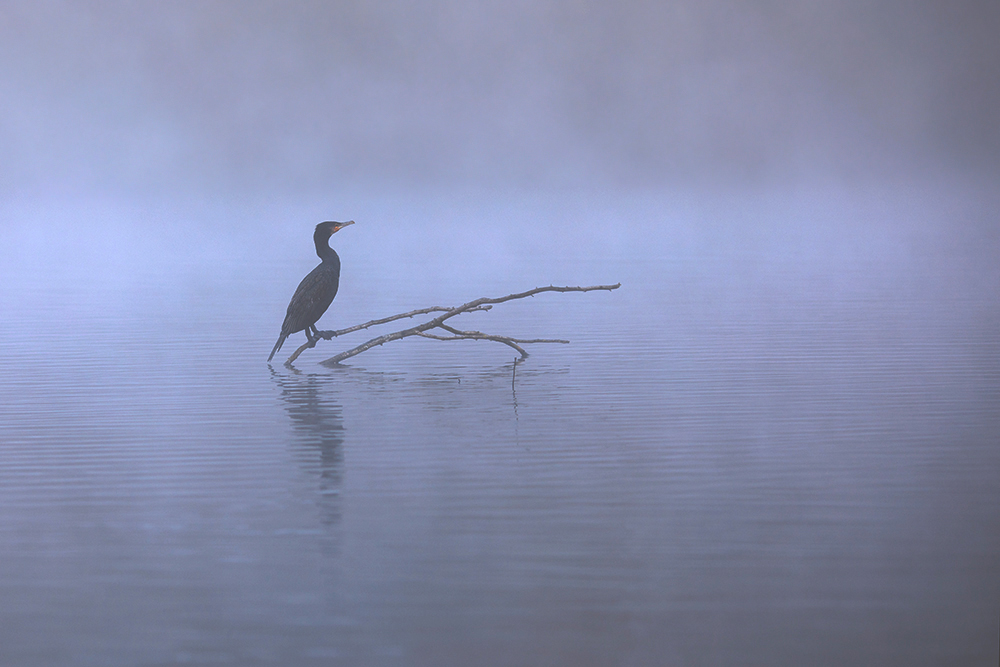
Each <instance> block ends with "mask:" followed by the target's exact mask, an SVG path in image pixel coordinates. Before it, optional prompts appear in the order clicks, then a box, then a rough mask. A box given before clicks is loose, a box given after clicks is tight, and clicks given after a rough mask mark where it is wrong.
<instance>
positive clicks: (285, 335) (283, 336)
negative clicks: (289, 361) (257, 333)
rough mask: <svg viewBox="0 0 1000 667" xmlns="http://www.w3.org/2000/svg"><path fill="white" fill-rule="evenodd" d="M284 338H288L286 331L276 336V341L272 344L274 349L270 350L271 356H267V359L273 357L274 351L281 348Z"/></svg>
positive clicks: (269, 359)
mask: <svg viewBox="0 0 1000 667" xmlns="http://www.w3.org/2000/svg"><path fill="white" fill-rule="evenodd" d="M286 338H288V334H286V333H283V334H281V335H280V336H278V342H277V343H275V344H274V349H273V350H271V356H270V357H268V358H267V360H268V361H271V359H274V355H275V353H277V351H278V350H280V349H281V346H282V345H283V344H284V342H285V339H286Z"/></svg>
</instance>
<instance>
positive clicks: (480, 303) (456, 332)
mask: <svg viewBox="0 0 1000 667" xmlns="http://www.w3.org/2000/svg"><path fill="white" fill-rule="evenodd" d="M619 287H621V283H616V284H614V285H594V286H591V287H572V286H571V287H557V286H555V285H549V286H548V287H536V288H535V289H531V290H528V291H526V292H518V293H516V294H508V295H507V296H501V297H482V298H479V299H475V300H473V301H469V302H468V303H464V304H462V305H461V306H457V307H454V308H442V307H440V306H433V307H430V308H421V309H418V310H411V311H410V312H408V313H400V314H399V315H392V316H390V317H385V318H382V319H379V320H371V321H370V322H366V323H364V324H358V325H356V326H353V327H348V328H347V329H341V330H338V331H320V332H318V333H319V338H323V339H325V340H331V339H333V338H335V337H337V336H342V335H344V334H348V333H352V332H354V331H359V330H361V329H367V328H369V327H373V326H376V325H379V324H386V323H388V322H393V321H395V320H400V319H404V318H408V317H413V316H415V315H424V314H427V313H442V314H441V315H438V316H437V317H435V318H433V319H430V320H428V321H426V322H423V323H422V324H418V325H417V326H414V327H410V328H409V329H402V330H401V331H395V332H393V333H389V334H385V335H382V336H377V337H375V338H372V339H371V340H368V341H366V342H364V343H362V344H361V345H358V346H357V347H354V348H351V349H350V350H347V351H345V352H341V353H340V354H337V355H335V356H333V357H330V358H329V359H327V360H325V361H323V362H321V363H323V364H324V365H333V364H337V363H340V362H341V361H344V360H345V359H350V358H351V357H355V356H357V355H359V354H361V353H362V352H365V351H367V350H370V349H371V348H373V347H376V346H379V345H384V344H386V343H389V342H392V341H394V340H401V339H403V338H407V337H409V336H421V337H423V338H431V339H434V340H491V341H494V342H497V343H502V344H503V345H507V346H508V347H511V348H513V349H514V350H517V352H518V353H519V354H520V355H521V357H520V359H518V361H523V360H524V359H527V357H528V352H527V351H526V350H525V349H524V348H523V347H521V345H527V344H532V343H569V341H568V340H562V339H551V338H531V339H526V338H513V337H511V336H500V335H496V334H487V333H483V332H481V331H462V330H460V329H456V328H454V327H452V326H450V325H448V324H445V322H446V321H447V320H449V319H451V318H452V317H455V316H456V315H461V314H463V313H472V312H476V311H486V310H489V309H490V308H492V307H493V305H495V304H498V303H504V302H505V301H513V300H515V299H524V298H526V297H529V296H534V295H536V294H541V293H542V292H593V291H599V290H604V291H611V290H616V289H618V288H619ZM432 329H442V330H444V331H446V332H448V333H450V334H452V335H450V336H442V335H440V334H434V333H428V332H429V331H431V330H432ZM319 338H317V339H314V340H309V341H307V342H306V343H305V344H303V345H302V346H301V347H299V349H297V350H296V351H295V352H294V353H293V354H292V356H291V357H289V358H288V361H286V362H285V363H286V364H291V363H292V362H293V361H295V359H297V358H298V356H299V355H300V354H302V352H304V351H305V350H308V349H309V348H311V347H315V346H316V342H317V341H318V340H319Z"/></svg>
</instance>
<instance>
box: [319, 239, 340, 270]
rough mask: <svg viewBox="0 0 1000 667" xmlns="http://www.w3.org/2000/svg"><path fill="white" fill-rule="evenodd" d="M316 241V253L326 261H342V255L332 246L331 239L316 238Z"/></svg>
mask: <svg viewBox="0 0 1000 667" xmlns="http://www.w3.org/2000/svg"><path fill="white" fill-rule="evenodd" d="M314 240H315V241H316V254H317V255H319V258H320V259H321V260H323V261H324V262H337V263H338V264H339V263H340V257H338V256H337V253H336V251H334V249H333V248H331V247H330V240H329V239H320V238H317V239H314Z"/></svg>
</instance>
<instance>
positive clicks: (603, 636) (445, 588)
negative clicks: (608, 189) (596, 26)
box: [0, 189, 1000, 666]
mask: <svg viewBox="0 0 1000 667" xmlns="http://www.w3.org/2000/svg"><path fill="white" fill-rule="evenodd" d="M574 202H575V203H574ZM412 203H413V202H408V201H398V202H388V203H387V202H384V201H380V200H376V199H371V200H364V199H359V200H358V201H357V202H355V204H356V209H357V212H353V211H352V212H350V213H348V215H346V216H340V217H348V216H349V217H353V218H355V219H357V220H358V225H356V226H354V227H351V228H348V229H347V230H345V231H343V232H341V233H340V234H338V235H337V236H335V237H334V245H335V247H337V248H338V249H339V250H340V254H341V257H342V259H343V262H344V275H343V278H342V288H341V289H342V292H341V294H340V296H338V298H337V301H336V302H335V304H334V306H333V307H332V308H331V310H330V313H329V314H328V315H327V316H326V317H325V318H324V320H322V321H321V326H323V327H325V328H340V327H343V326H347V325H349V324H354V323H358V322H361V321H365V320H367V319H371V318H374V317H380V316H385V315H388V314H391V313H394V312H400V311H404V310H409V309H412V308H417V307H422V306H428V305H451V304H456V303H460V302H462V301H466V300H471V299H473V298H476V297H479V296H487V295H488V296H500V295H503V294H507V293H510V292H515V291H521V290H524V289H529V288H531V287H534V286H537V285H543V284H550V283H556V284H598V283H614V282H618V281H621V282H622V288H621V289H620V290H618V291H616V292H612V293H606V292H598V293H590V294H545V295H539V296H536V297H534V298H532V299H529V300H525V301H523V302H513V303H508V304H503V305H500V306H497V307H496V309H495V310H494V311H493V312H491V313H477V314H472V315H467V316H464V317H465V319H463V320H462V324H463V325H467V326H469V327H472V328H480V329H482V330H484V331H493V332H497V333H505V334H511V335H517V336H524V337H557V338H568V339H570V340H571V341H572V343H571V344H570V345H546V346H541V345H539V346H533V347H532V348H531V351H532V356H531V357H530V359H529V360H528V361H527V362H526V363H524V364H521V365H519V366H518V367H517V368H516V370H515V368H514V366H513V354H512V351H510V350H509V349H508V348H506V347H503V346H500V345H496V344H491V343H485V342H461V343H441V342H435V341H427V340H414V339H410V340H407V341H401V342H397V343H392V344H391V345H387V346H385V347H383V348H379V349H375V350H372V351H370V352H368V353H366V354H364V355H362V356H359V357H356V358H354V359H351V360H349V361H348V362H345V364H343V365H341V366H337V367H326V366H323V365H321V364H320V363H319V362H320V361H322V360H323V359H325V358H327V357H328V356H331V355H332V354H334V353H335V352H338V351H340V350H342V349H345V348H346V347H348V346H351V345H355V344H358V343H360V342H362V341H363V340H365V339H366V338H365V337H366V334H365V333H358V334H353V335H352V336H351V337H350V338H349V339H347V338H345V339H343V340H336V341H332V342H324V343H322V344H321V346H320V347H318V348H317V349H315V350H310V351H307V352H306V353H305V354H303V355H302V357H300V358H299V360H298V361H297V362H296V363H295V365H294V367H285V366H282V365H281V364H280V363H275V364H273V365H272V366H268V365H267V364H266V363H265V362H264V359H266V357H267V353H268V352H269V350H270V348H271V345H272V344H273V341H274V338H275V337H276V336H277V333H278V329H279V325H280V321H281V317H282V316H283V313H284V306H285V304H286V303H287V298H288V296H289V295H290V294H291V291H292V290H293V288H294V286H295V284H296V283H297V281H298V279H299V278H300V277H301V276H302V275H304V274H305V273H306V272H307V271H308V270H309V269H310V268H311V267H312V266H313V264H314V263H315V258H314V257H313V256H312V255H311V248H310V243H309V235H310V233H311V225H312V224H314V223H315V222H318V221H319V220H320V219H325V218H327V217H338V216H337V215H335V214H331V213H329V212H323V211H320V210H319V207H318V206H317V207H313V208H310V206H307V205H302V206H300V207H299V208H298V209H296V208H295V207H289V206H286V205H284V204H274V205H273V206H272V207H271V208H268V207H261V208H259V209H247V208H238V207H237V208H233V209H230V208H228V207H226V206H218V207H215V208H211V207H203V208H197V207H195V208H193V209H190V210H187V211H181V212H178V211H177V210H175V209H172V208H170V207H163V206H160V207H156V206H145V205H141V204H130V205H128V206H125V205H118V204H116V205H109V204H107V203H104V204H92V203H91V204H81V203H78V202H76V203H74V202H70V203H60V204H44V205H41V204H30V205H24V206H19V207H15V206H10V207H8V208H7V209H6V210H5V214H4V215H5V221H4V225H5V230H6V235H7V236H8V238H9V239H10V243H9V244H8V245H7V247H6V248H5V249H4V250H3V254H2V255H0V261H2V264H0V266H2V268H0V278H2V280H3V284H4V288H3V290H2V291H0V308H2V310H3V313H4V317H3V318H0V345H2V349H3V351H4V358H5V369H4V371H5V372H4V379H3V380H2V382H0V406H2V407H0V415H2V421H0V507H3V512H2V514H0V663H2V664H10V665H25V666H27V665H53V664H61V665H168V664H232V665H278V664H281V665H331V664H344V665H356V664H384V665H452V664H453V665H478V664H482V665H487V664H488V665H523V664H567V665H569V664H572V665H611V664H617V665H667V664H670V665H688V664H690V665H782V664H787V665H799V664H815V665H844V664H879V665H921V664H926V665H938V664H996V658H997V642H996V636H997V635H996V632H997V623H998V611H997V600H998V599H1000V491H998V488H1000V487H998V485H997V484H996V480H997V479H998V477H1000V448H998V446H997V433H1000V416H998V415H1000V410H998V408H1000V391H998V379H1000V372H998V371H1000V363H998V360H1000V354H998V353H1000V343H998V340H1000V339H998V336H997V334H998V332H1000V327H998V324H1000V319H998V315H1000V313H998V309H997V305H996V304H997V303H998V301H997V297H998V296H1000V295H998V291H1000V290H998V286H1000V280H998V277H1000V272H998V269H997V266H998V265H1000V262H997V261H996V260H997V258H998V257H1000V253H998V252H997V250H998V235H997V229H998V224H997V223H998V219H997V217H998V216H997V211H998V208H997V206H996V203H997V202H996V201H995V198H991V197H990V196H988V195H983V194H982V193H980V194H978V195H976V196H964V195H961V196H959V195H950V196H947V197H946V196H942V195H934V194H928V193H926V192H922V191H920V190H918V189H914V190H903V191H898V190H897V191H892V192H888V193H877V194H871V193H869V194H864V193H846V194H844V193H840V194H837V195H831V194H829V193H828V194H825V195H816V194H813V195H802V194H798V195H796V196H777V195H775V196H771V197H760V196H755V197H751V196H749V195H747V196H744V197H741V196H731V197H728V198H723V199H721V200H719V201H712V202H711V203H706V202H705V201H701V200H699V199H697V198H691V197H688V198H684V199H676V198H675V199H670V198H666V197H660V198H655V197H654V198H643V197H638V196H637V197H630V198H625V197H622V198H603V199H602V198H596V199H594V200H591V201H585V202H582V203H581V202H579V201H577V200H573V201H565V200H559V199H558V198H556V199H553V198H548V199H546V198H535V199H530V198H528V199H525V200H523V201H504V202H502V203H497V202H496V201H493V200H491V201H488V202H483V201H479V200H476V199H475V198H465V199H461V200H460V201H459V202H458V203H455V202H452V201H450V200H448V199H447V198H441V197H439V198H429V199H428V200H426V201H422V202H420V204H421V206H418V207H416V208H414V207H413V206H412ZM313 218H315V219H313ZM382 332H383V331H382V330H379V331H376V332H375V333H382ZM301 338H302V336H301V334H297V335H296V336H294V337H293V338H292V339H290V341H289V342H288V343H287V344H286V346H285V349H284V350H283V351H282V353H290V352H291V351H292V350H294V349H295V347H297V345H298V344H299V343H300V342H301Z"/></svg>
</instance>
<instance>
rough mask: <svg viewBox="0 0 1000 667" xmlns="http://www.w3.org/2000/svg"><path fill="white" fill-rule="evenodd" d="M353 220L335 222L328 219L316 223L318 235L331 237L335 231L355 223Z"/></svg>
mask: <svg viewBox="0 0 1000 667" xmlns="http://www.w3.org/2000/svg"><path fill="white" fill-rule="evenodd" d="M353 224H354V221H353V220H348V221H347V222H334V221H332V220H328V221H327V222H321V223H319V224H318V225H316V234H315V235H316V236H323V237H324V238H330V237H331V236H333V235H334V234H335V233H337V232H339V231H340V230H341V229H343V228H344V227H346V226H347V225H353Z"/></svg>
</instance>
